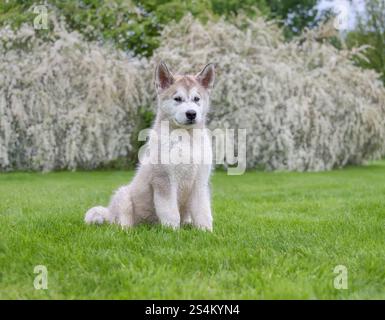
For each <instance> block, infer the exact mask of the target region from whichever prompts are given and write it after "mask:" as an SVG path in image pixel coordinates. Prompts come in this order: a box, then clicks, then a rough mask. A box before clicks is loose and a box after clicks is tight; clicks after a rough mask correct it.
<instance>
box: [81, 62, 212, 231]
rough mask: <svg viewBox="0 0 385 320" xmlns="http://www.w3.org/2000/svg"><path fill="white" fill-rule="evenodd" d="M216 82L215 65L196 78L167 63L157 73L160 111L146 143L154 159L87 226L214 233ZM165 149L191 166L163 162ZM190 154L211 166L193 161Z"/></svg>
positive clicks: (96, 209) (89, 215)
mask: <svg viewBox="0 0 385 320" xmlns="http://www.w3.org/2000/svg"><path fill="white" fill-rule="evenodd" d="M213 82H214V65H213V64H208V65H206V66H205V67H204V68H203V70H202V71H201V72H199V73H198V74H197V75H195V76H194V75H173V74H172V73H171V72H170V71H169V70H168V68H167V66H166V65H165V64H164V63H163V62H161V63H159V65H158V66H157V68H156V71H155V86H156V90H157V96H158V110H157V115H156V118H155V121H154V124H153V128H152V134H151V135H150V138H149V141H148V142H147V144H146V148H147V149H146V150H147V151H146V152H147V153H146V154H148V153H150V156H148V157H147V161H144V162H142V163H141V164H140V166H139V168H138V170H137V172H136V175H135V177H134V179H133V180H132V182H131V183H130V184H129V185H127V186H123V187H121V188H119V189H118V190H117V191H116V193H115V194H114V196H113V197H112V199H111V202H110V204H109V206H108V207H107V208H105V207H94V208H91V209H90V210H88V212H87V213H86V216H85V221H86V223H103V222H105V221H107V222H110V223H117V224H119V225H121V226H122V227H131V226H134V225H136V224H138V223H140V222H145V221H147V222H160V223H161V224H162V225H165V226H170V227H172V228H175V229H177V228H179V227H180V225H181V224H184V223H191V224H192V225H193V226H196V227H197V228H200V229H204V230H209V231H212V228H213V219H212V215H211V205H210V190H209V178H210V173H211V159H212V150H211V139H210V137H209V135H208V133H207V131H206V130H205V122H206V114H207V112H208V110H209V92H210V89H211V88H212V86H213ZM164 129H166V130H164ZM176 132H181V134H180V135H176V136H178V138H177V139H173V138H170V137H171V136H172V135H173V133H176ZM183 132H184V133H183ZM196 132H200V134H195V133H196ZM183 134H184V135H185V136H183ZM186 135H187V136H186ZM180 136H182V137H184V138H183V139H181V138H180ZM165 146H167V147H168V149H167V148H165V149H166V150H169V154H170V155H172V154H173V152H174V154H177V155H179V156H180V155H181V153H182V156H183V154H184V155H186V154H188V155H189V157H188V158H189V159H187V160H189V161H182V162H177V163H175V161H173V159H171V160H170V159H169V158H170V157H163V151H161V152H160V153H161V154H162V156H159V152H158V151H159V150H160V149H162V148H163V147H165ZM193 146H194V148H193ZM190 155H193V157H194V158H196V159H201V160H202V159H203V158H204V159H205V160H206V161H192V159H191V158H192V157H190ZM202 155H203V156H202ZM171 158H172V157H171Z"/></svg>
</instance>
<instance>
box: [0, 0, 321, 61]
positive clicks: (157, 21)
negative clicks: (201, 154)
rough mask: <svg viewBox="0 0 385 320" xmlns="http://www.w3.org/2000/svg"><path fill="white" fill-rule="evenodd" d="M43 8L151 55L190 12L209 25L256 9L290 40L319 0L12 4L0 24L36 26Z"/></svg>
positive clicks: (93, 35)
mask: <svg viewBox="0 0 385 320" xmlns="http://www.w3.org/2000/svg"><path fill="white" fill-rule="evenodd" d="M42 3H46V4H48V5H49V7H50V10H55V11H57V13H58V14H59V15H62V16H64V17H65V20H66V22H67V24H68V26H69V28H70V29H71V30H77V31H79V32H81V33H83V34H84V35H85V37H86V39H88V40H101V39H104V40H110V41H112V42H113V43H114V44H115V45H116V46H117V47H118V48H120V49H123V50H125V51H127V50H130V51H132V52H133V53H134V54H136V55H143V56H151V55H152V52H153V50H154V49H156V48H157V47H158V46H159V35H160V32H161V30H162V29H163V27H164V26H165V25H166V24H168V23H169V22H171V21H172V20H176V21H179V20H180V19H181V18H182V17H183V16H184V15H185V14H186V13H188V12H190V13H191V14H192V15H193V16H194V17H198V18H199V19H200V20H201V21H203V22H205V21H207V20H209V19H211V20H215V19H218V18H219V17H225V18H231V17H232V16H234V15H236V14H237V13H239V12H240V11H244V12H246V13H247V14H248V15H249V16H253V15H254V14H255V10H254V9H258V10H259V11H260V12H261V13H262V14H264V15H266V16H268V17H272V18H275V19H278V20H285V21H286V22H285V25H286V27H285V34H286V35H292V34H296V33H299V32H300V31H301V30H302V29H303V28H304V27H305V26H309V25H311V24H312V21H313V20H314V18H315V12H314V11H313V13H312V14H308V13H309V10H310V9H311V8H312V7H313V6H314V4H315V3H316V0H307V1H297V0H291V1H280V0H272V1H266V0H245V1H238V0H192V1H180V0H68V1H65V0H46V1H44V2H43V1H42V2H39V1H34V0H9V1H8V2H4V1H3V2H1V3H0V25H2V24H5V23H8V24H11V25H13V26H14V27H19V26H20V24H22V23H23V22H26V23H33V19H34V17H35V16H36V15H35V14H34V13H33V11H32V10H31V7H32V6H33V5H38V4H42ZM41 33H42V34H44V32H43V31H42V32H41Z"/></svg>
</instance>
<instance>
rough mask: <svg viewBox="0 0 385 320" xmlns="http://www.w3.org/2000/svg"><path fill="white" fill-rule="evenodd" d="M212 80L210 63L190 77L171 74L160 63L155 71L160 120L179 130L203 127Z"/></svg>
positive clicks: (212, 72)
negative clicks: (180, 128) (166, 121)
mask: <svg viewBox="0 0 385 320" xmlns="http://www.w3.org/2000/svg"><path fill="white" fill-rule="evenodd" d="M214 77H215V71H214V64H212V63H210V64H208V65H206V66H205V67H204V68H203V70H202V71H201V72H199V73H198V74H196V75H195V76H193V75H173V74H172V73H171V72H170V71H169V69H168V68H167V66H166V64H165V63H164V62H160V63H159V64H158V66H157V67H156V71H155V87H156V91H157V94H158V101H159V108H160V110H159V112H160V116H161V120H168V121H170V124H172V125H173V126H176V127H182V128H194V127H201V126H202V125H204V122H205V120H206V114H207V111H208V108H209V91H210V89H211V88H212V86H213V83H214Z"/></svg>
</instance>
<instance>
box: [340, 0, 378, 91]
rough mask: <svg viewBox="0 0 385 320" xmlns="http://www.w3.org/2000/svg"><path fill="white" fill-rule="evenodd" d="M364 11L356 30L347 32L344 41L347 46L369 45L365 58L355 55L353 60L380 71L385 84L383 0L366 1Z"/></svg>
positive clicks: (364, 66) (362, 65)
mask: <svg viewBox="0 0 385 320" xmlns="http://www.w3.org/2000/svg"><path fill="white" fill-rule="evenodd" d="M365 12H366V13H365V15H363V16H361V17H360V19H359V23H358V26H357V28H356V30H354V31H352V32H350V33H349V34H348V36H347V39H346V43H347V45H348V47H356V46H362V45H369V46H370V47H369V48H368V49H367V50H366V53H365V58H359V57H356V58H355V61H356V63H357V64H358V65H360V66H361V67H363V68H368V69H374V70H376V71H377V72H378V73H380V74H381V75H382V76H381V79H382V81H383V82H384V84H385V1H384V0H369V1H367V2H366V10H365Z"/></svg>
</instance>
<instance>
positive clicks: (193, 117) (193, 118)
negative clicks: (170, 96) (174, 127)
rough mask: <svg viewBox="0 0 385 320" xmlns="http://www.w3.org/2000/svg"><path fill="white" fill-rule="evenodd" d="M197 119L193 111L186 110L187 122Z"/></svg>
mask: <svg viewBox="0 0 385 320" xmlns="http://www.w3.org/2000/svg"><path fill="white" fill-rule="evenodd" d="M196 117H197V113H196V112H195V111H194V110H187V111H186V118H187V119H189V120H195V118H196Z"/></svg>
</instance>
